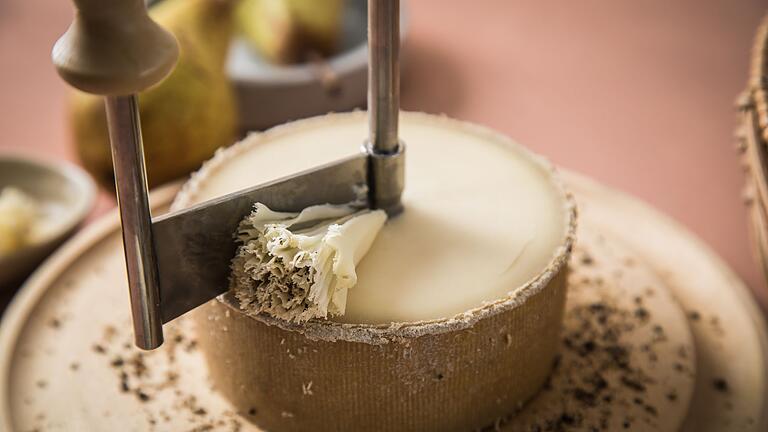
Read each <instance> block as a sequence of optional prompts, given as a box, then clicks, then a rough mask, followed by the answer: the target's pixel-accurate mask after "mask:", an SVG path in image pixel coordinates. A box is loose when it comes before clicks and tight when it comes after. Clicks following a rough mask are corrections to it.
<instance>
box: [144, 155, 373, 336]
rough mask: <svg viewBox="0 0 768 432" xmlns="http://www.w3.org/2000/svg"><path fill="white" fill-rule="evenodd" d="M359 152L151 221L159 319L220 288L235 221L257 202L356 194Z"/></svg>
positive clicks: (292, 206)
mask: <svg viewBox="0 0 768 432" xmlns="http://www.w3.org/2000/svg"><path fill="white" fill-rule="evenodd" d="M367 166H368V158H367V156H366V155H365V154H364V153H361V154H359V155H357V156H353V157H350V158H347V159H342V160H340V161H337V162H333V163H330V164H328V165H323V166H319V167H317V168H313V169H310V170H307V171H304V172H301V173H298V174H294V175H291V176H289V177H284V178H282V179H279V180H275V181H272V182H269V183H265V184H262V185H259V186H255V187H252V188H249V189H245V190H242V191H239V192H235V193H232V194H229V195H225V196H222V197H220V198H217V199H214V200H211V201H208V202H205V203H202V204H200V205H197V206H194V207H190V208H188V209H185V210H181V211H178V212H175V213H171V214H167V215H164V216H161V217H158V218H154V219H153V220H152V234H153V235H154V243H155V252H156V255H157V267H158V275H159V279H160V281H159V282H160V309H161V315H162V319H163V323H166V322H168V321H171V320H172V319H174V318H176V317H178V316H180V315H182V314H184V313H186V312H188V311H190V310H192V309H194V308H195V307H197V306H199V305H201V304H203V303H205V302H206V301H208V300H210V299H212V298H214V297H216V296H217V295H219V294H221V293H224V292H225V291H226V290H227V288H228V278H229V274H230V268H229V263H230V261H231V260H232V258H233V257H234V255H235V250H236V247H237V245H236V244H235V241H234V234H235V231H236V230H237V227H238V225H239V223H240V221H241V220H242V219H243V218H245V217H246V216H247V215H248V214H250V213H251V211H252V210H253V204H254V203H256V202H260V203H262V204H265V205H266V206H268V207H269V208H271V209H273V210H276V211H294V212H298V211H301V210H302V209H304V208H306V207H308V206H311V205H316V204H326V203H330V204H343V203H348V202H351V201H355V200H356V199H359V191H360V188H361V187H365V185H366V184H367V183H366V180H367Z"/></svg>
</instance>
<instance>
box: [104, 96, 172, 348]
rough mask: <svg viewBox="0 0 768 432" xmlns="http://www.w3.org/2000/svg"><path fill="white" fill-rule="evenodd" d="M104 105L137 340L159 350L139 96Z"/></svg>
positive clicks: (116, 98) (159, 320)
mask: <svg viewBox="0 0 768 432" xmlns="http://www.w3.org/2000/svg"><path fill="white" fill-rule="evenodd" d="M105 102H106V109H107V122H108V123H109V140H110V142H111V144H112V163H113V166H114V171H115V185H116V187H117V203H118V205H119V207H120V220H121V222H122V227H123V248H124V250H125V264H126V269H127V271H128V288H129V290H130V297H131V314H132V315H133V330H134V336H135V339H136V345H137V346H138V347H139V348H142V349H155V348H157V347H159V346H160V345H161V344H162V343H163V324H162V323H163V321H162V318H161V315H160V290H159V284H158V278H157V267H156V262H157V260H156V259H155V249H154V243H153V241H152V220H151V214H150V210H149V199H148V196H147V175H146V170H145V166H144V148H143V145H142V141H141V124H140V121H139V105H138V98H137V96H136V95H131V96H107V97H106V98H105Z"/></svg>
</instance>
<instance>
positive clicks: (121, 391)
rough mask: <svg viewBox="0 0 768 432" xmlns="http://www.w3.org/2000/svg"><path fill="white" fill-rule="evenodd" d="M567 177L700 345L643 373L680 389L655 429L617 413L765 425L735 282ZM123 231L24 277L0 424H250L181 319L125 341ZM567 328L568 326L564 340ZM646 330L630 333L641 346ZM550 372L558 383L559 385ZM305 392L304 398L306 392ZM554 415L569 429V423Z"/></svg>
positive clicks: (585, 216)
mask: <svg viewBox="0 0 768 432" xmlns="http://www.w3.org/2000/svg"><path fill="white" fill-rule="evenodd" d="M568 178H569V180H570V182H571V183H572V188H573V189H574V191H575V193H576V196H577V199H578V200H579V204H580V207H581V225H582V227H583V228H584V227H586V228H587V229H589V230H590V231H591V232H593V233H596V234H595V235H596V236H604V237H605V238H608V239H614V240H616V241H615V242H611V243H612V244H616V245H619V246H617V247H619V249H621V254H625V255H626V254H629V255H633V256H637V257H639V259H640V260H642V261H643V262H645V263H649V264H650V265H651V267H653V269H654V270H656V275H653V276H652V277H653V278H656V280H662V281H663V283H666V284H667V285H668V286H669V287H670V288H671V294H672V295H673V296H674V297H675V298H677V299H678V300H679V302H680V303H681V304H682V306H683V308H684V309H685V311H686V312H687V313H689V314H690V315H689V316H691V317H696V318H697V319H691V320H690V321H691V323H690V325H689V326H686V325H684V319H685V318H684V317H685V315H684V314H683V313H682V312H681V311H680V309H679V308H676V307H675V303H674V302H673V301H671V300H668V299H667V300H665V301H663V302H661V303H659V305H661V306H658V308H664V307H666V309H667V312H664V313H656V314H654V315H652V317H663V318H658V319H662V320H663V321H664V324H665V331H666V333H667V336H668V338H669V340H672V341H673V342H674V344H675V345H676V346H677V345H681V346H682V345H685V344H686V343H690V338H691V335H692V337H693V340H694V345H695V349H691V350H690V352H689V353H688V356H687V357H685V359H687V360H685V359H684V360H681V361H682V364H683V366H684V368H688V370H689V372H690V373H689V374H688V375H686V374H669V373H668V372H669V370H668V368H661V367H660V368H655V369H657V372H659V373H660V375H658V376H657V375H654V377H656V378H654V377H651V378H654V380H655V381H658V382H663V383H665V384H668V386H667V387H663V389H664V390H666V391H664V394H665V395H666V393H668V390H669V389H670V388H673V389H677V391H678V393H677V397H676V402H675V403H674V404H669V406H664V407H660V408H654V409H656V410H663V413H662V415H661V416H653V418H651V420H652V421H650V422H648V421H642V419H640V418H639V416H641V414H639V413H638V412H637V411H633V410H636V409H637V408H636V407H635V408H633V407H628V408H627V407H625V408H626V410H627V411H626V412H627V413H630V414H631V416H632V420H633V423H632V428H631V430H647V429H651V430H653V429H654V428H656V429H658V430H673V429H675V428H676V426H674V425H677V424H679V422H680V421H681V420H683V416H684V414H683V413H684V412H685V411H686V409H685V408H686V407H687V405H688V404H687V403H686V402H688V400H687V399H688V397H687V396H692V398H691V405H690V412H689V415H688V416H687V418H686V419H685V424H684V425H683V430H690V431H694V430H695V431H710V430H711V431H720V430H745V431H751V430H755V431H762V430H765V419H764V418H763V416H764V411H765V404H766V382H765V381H766V376H765V370H764V369H765V363H766V346H767V343H766V336H765V327H764V322H763V321H762V317H761V316H760V315H759V313H758V310H757V308H756V306H755V304H754V303H753V301H752V300H751V298H750V297H749V294H748V292H747V290H746V288H745V287H744V286H743V284H742V283H741V282H740V281H739V280H738V279H737V278H736V277H735V276H734V275H733V273H732V272H731V271H730V270H729V269H728V268H727V267H725V266H724V265H723V264H722V262H721V261H720V260H719V259H718V258H717V257H716V256H715V255H714V254H712V253H711V252H710V251H709V250H708V249H707V248H706V247H704V246H702V245H701V244H700V242H699V241H698V240H697V239H696V238H694V237H692V236H691V235H690V234H688V233H687V232H686V231H685V230H683V229H682V228H680V227H679V226H677V225H676V224H675V223H673V222H671V221H670V220H668V219H667V218H665V217H664V216H661V215H659V214H658V213H657V212H655V211H654V210H652V209H650V208H648V207H647V206H646V205H644V204H642V203H639V202H637V201H636V200H634V199H632V198H630V197H627V196H625V195H622V194H620V193H617V192H614V191H611V190H609V189H606V188H604V187H602V186H599V185H597V184H595V183H593V182H591V181H589V180H586V179H584V178H582V177H579V176H574V175H569V176H568ZM176 189H177V186H169V187H166V188H163V189H161V190H158V191H156V192H155V193H153V200H154V204H155V208H156V211H161V210H163V209H164V208H165V207H166V206H167V204H168V203H169V202H170V200H171V198H172V196H173V195H174V194H175V191H176ZM118 227H119V225H118V218H117V215H116V214H111V215H109V216H107V217H105V218H104V219H102V220H101V221H99V222H97V223H96V224H94V225H93V226H91V227H89V228H88V229H86V230H85V231H84V232H82V233H81V234H80V235H78V236H77V237H76V238H75V239H73V240H72V241H70V242H69V243H68V244H67V245H66V246H65V247H63V248H62V249H61V250H60V251H59V252H58V253H57V254H55V255H54V256H53V257H52V258H51V259H50V260H49V261H48V262H47V263H46V264H45V265H44V266H43V267H41V268H40V269H39V270H38V272H37V273H36V274H35V275H34V276H33V277H32V278H31V279H30V280H29V281H28V282H27V284H26V285H25V287H24V288H23V289H22V291H21V292H20V293H19V295H18V296H17V297H16V299H15V300H14V302H13V303H12V305H11V306H10V307H9V309H8V311H7V312H6V315H5V317H4V320H3V322H2V328H0V422H4V423H0V426H2V427H1V428H0V429H2V430H9V431H10V430H19V431H26V430H34V429H39V430H152V429H155V430H194V429H195V428H206V427H211V428H213V429H212V430H241V429H242V430H255V428H253V427H252V426H251V425H250V423H248V422H247V420H246V419H247V417H248V416H258V411H256V410H254V411H252V412H247V413H234V412H232V411H231V409H230V408H229V405H228V403H227V402H226V401H225V400H223V399H222V398H221V397H220V396H218V394H217V393H216V392H215V391H211V389H212V388H213V389H214V390H215V386H213V387H212V386H211V384H210V383H209V382H208V380H207V377H206V368H205V365H204V363H203V360H202V356H201V355H200V353H199V352H198V351H197V350H196V347H195V345H194V339H193V335H194V329H192V328H190V326H189V322H188V321H185V320H184V319H180V320H177V321H175V322H173V323H172V324H170V325H168V326H166V332H167V335H166V336H167V342H166V344H165V346H164V347H163V348H161V349H160V350H157V351H154V352H151V353H141V352H139V351H138V350H136V349H135V348H133V347H132V346H131V331H130V321H129V314H128V306H127V290H126V289H125V287H124V285H125V282H124V281H123V279H122V278H123V275H124V268H123V267H124V265H123V262H122V253H121V245H120V237H119V235H118ZM582 246H585V245H582ZM582 246H580V247H582ZM600 253H601V252H600ZM597 261H598V262H599V261H600V260H599V258H598V259H597ZM649 277H651V276H649ZM609 285H610V284H609ZM635 285H637V284H635ZM625 293H626V292H625ZM592 295H594V293H592V294H585V295H584V296H582V297H580V298H581V302H582V303H581V304H582V305H587V306H588V305H589V304H590V302H594V297H590V296H592ZM620 297H621V298H624V299H626V298H629V297H630V295H622V296H620ZM662 298H663V295H662ZM648 301H649V302H652V301H653V300H648ZM574 304H576V303H573V302H571V303H570V304H569V307H568V308H569V312H570V311H573V310H575V309H574V308H573V307H572V306H573V305H574ZM650 305H651V303H649V306H650ZM654 305H655V304H654ZM664 305H665V306H664ZM653 307H656V306H651V307H649V309H652V308H653ZM654 312H656V311H655V309H654ZM568 322H569V319H568V318H566V333H567V332H568V327H567V325H568V324H567V323H568ZM681 323H682V324H683V325H681ZM652 328H653V326H652V325H649V326H645V327H644V330H642V331H637V332H634V333H631V332H630V333H629V334H628V336H626V337H628V338H630V339H632V336H631V335H632V334H637V335H638V337H642V338H647V337H648V332H647V329H652ZM689 329H690V330H689ZM638 340H640V341H641V343H642V339H638ZM671 345H672V343H670V346H671ZM694 351H695V354H696V355H695V357H694V353H693V352H694ZM662 355H663V356H664V358H668V355H667V354H662ZM564 358H566V356H565V355H564ZM694 358H695V364H694V361H693V360H694ZM558 370H560V369H558ZM694 370H695V371H696V383H695V387H696V392H695V394H692V393H691V392H690V389H691V388H692V387H693V386H692V384H693V383H692V381H691V377H692V376H693V371H694ZM652 372H653V371H652ZM557 373H558V372H556V374H555V375H554V378H553V380H552V387H553V388H554V389H558V388H559V387H558V386H559V385H560V384H558V382H559V381H558V379H557ZM653 373H656V372H653ZM686 376H687V377H688V378H687V379H688V381H686V378H685V377H686ZM676 379H677V380H678V381H675V380H676ZM669 380H672V381H669ZM714 384H717V385H714ZM617 388H618V389H624V390H622V391H623V393H622V395H623V396H621V395H620V397H623V398H626V397H629V398H633V399H634V398H636V395H635V393H634V392H636V389H633V388H632V386H629V387H627V386H619V387H617ZM659 388H660V389H662V387H659ZM307 390H308V391H307V392H306V393H307V394H308V395H311V388H310V389H307ZM549 393H551V392H549ZM547 394H548V392H547V391H544V392H542V393H541V394H540V395H539V396H538V398H537V400H543V399H542V398H544V397H545V396H546V395H547ZM548 397H551V396H548ZM537 400H534V401H533V402H532V403H531V404H530V405H527V406H526V408H524V409H523V412H522V413H521V414H522V415H521V416H518V417H515V418H514V419H513V420H512V421H510V422H506V424H503V423H505V422H500V423H499V425H498V426H499V427H500V428H502V429H503V430H520V428H522V427H523V426H522V424H523V423H522V422H523V420H524V419H525V418H526V410H530V409H532V408H531V407H541V405H542V402H537ZM644 401H645V402H648V401H647V400H645V399H644ZM645 402H644V403H645ZM606 403H607V402H606ZM552 406H553V404H552V403H545V404H544V407H545V408H551V407H552ZM643 406H645V405H643ZM612 409H613V410H614V411H615V410H617V409H621V408H620V407H613V408H612ZM618 414H621V412H619V413H617V415H618ZM528 418H530V416H529V417H528ZM537 418H542V417H541V416H537ZM617 418H618V417H617ZM659 418H661V419H663V420H659ZM561 420H565V422H566V425H567V424H568V421H569V420H570V419H569V418H565V419H561ZM654 425H655V426H654ZM202 430H210V429H202Z"/></svg>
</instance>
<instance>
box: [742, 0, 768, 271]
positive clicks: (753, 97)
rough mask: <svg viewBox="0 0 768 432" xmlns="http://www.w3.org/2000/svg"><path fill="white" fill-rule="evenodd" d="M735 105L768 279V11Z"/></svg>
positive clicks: (756, 238)
mask: <svg viewBox="0 0 768 432" xmlns="http://www.w3.org/2000/svg"><path fill="white" fill-rule="evenodd" d="M738 106H739V121H740V126H739V129H738V130H737V138H738V144H739V151H740V152H741V153H742V162H743V165H744V168H745V171H746V173H747V185H746V190H745V201H746V203H747V206H748V208H749V215H750V218H751V220H752V224H751V231H752V238H753V244H754V249H755V255H756V257H757V258H758V260H759V261H760V264H761V265H762V269H763V273H764V275H765V277H766V280H768V15H766V16H765V17H764V18H763V22H762V23H761V24H760V27H759V28H758V30H757V35H756V36H755V42H754V46H753V48H752V65H751V68H750V76H749V83H748V85H747V89H746V90H745V91H744V93H743V94H742V95H741V96H740V98H739V102H738Z"/></svg>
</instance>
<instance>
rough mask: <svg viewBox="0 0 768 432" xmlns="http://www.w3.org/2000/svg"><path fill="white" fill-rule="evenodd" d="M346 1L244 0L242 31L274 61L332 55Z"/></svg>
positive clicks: (239, 17)
mask: <svg viewBox="0 0 768 432" xmlns="http://www.w3.org/2000/svg"><path fill="white" fill-rule="evenodd" d="M343 9H344V1H343V0H242V1H241V2H240V3H239V4H238V6H237V11H236V12H235V19H236V22H237V28H238V31H239V32H240V33H241V34H242V35H243V37H244V38H245V39H246V40H247V41H248V42H249V43H250V44H251V45H252V46H253V47H254V48H256V49H257V50H258V51H259V52H260V53H261V54H262V55H263V56H264V57H265V58H267V59H268V60H270V61H272V62H274V63H281V64H286V63H297V62H301V61H306V60H309V59H312V56H329V55H331V54H333V53H334V52H335V51H336V50H337V48H338V41H339V34H340V32H341V15H342V12H343Z"/></svg>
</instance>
